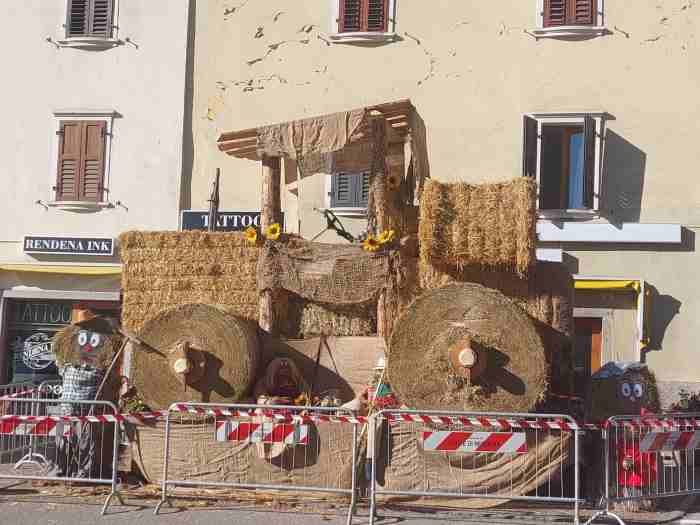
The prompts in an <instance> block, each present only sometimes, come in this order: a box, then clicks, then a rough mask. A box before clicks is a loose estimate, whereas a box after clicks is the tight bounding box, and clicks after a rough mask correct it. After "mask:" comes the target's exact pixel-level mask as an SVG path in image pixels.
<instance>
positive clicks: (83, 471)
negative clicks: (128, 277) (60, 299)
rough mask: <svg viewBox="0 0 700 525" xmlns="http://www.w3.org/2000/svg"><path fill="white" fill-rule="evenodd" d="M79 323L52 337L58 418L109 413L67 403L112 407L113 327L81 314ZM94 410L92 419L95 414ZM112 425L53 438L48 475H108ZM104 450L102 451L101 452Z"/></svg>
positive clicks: (118, 340) (84, 426) (117, 338)
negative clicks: (108, 404) (107, 403)
mask: <svg viewBox="0 0 700 525" xmlns="http://www.w3.org/2000/svg"><path fill="white" fill-rule="evenodd" d="M82 314H83V315H82V318H81V320H80V321H79V322H77V323H75V324H73V325H70V326H67V327H66V328H64V329H63V330H61V331H60V332H58V333H57V334H56V335H55V336H54V352H55V354H56V363H57V365H58V368H59V374H60V375H61V376H62V378H63V385H62V386H63V390H62V394H61V397H60V400H61V401H65V402H62V403H61V404H60V405H59V407H58V408H59V412H60V415H63V416H88V415H102V414H103V413H107V414H109V413H110V411H109V409H106V410H105V409H104V408H103V407H102V406H100V407H97V408H96V407H95V406H90V405H86V404H78V403H70V401H94V400H97V399H99V400H103V401H112V402H114V401H116V399H117V396H118V388H119V385H118V382H119V381H118V379H119V378H118V377H117V375H116V374H112V373H111V371H112V368H113V365H114V360H115V359H114V357H115V354H116V352H117V351H118V350H119V348H120V347H121V346H122V336H121V335H120V334H119V332H118V329H117V322H116V321H115V320H112V319H107V318H100V317H96V316H94V315H92V313H90V312H82ZM95 410H98V413H95ZM113 432H114V425H109V424H107V425H105V424H102V423H89V422H80V423H78V424H74V425H71V427H70V432H69V433H68V434H67V435H60V436H57V438H56V461H55V463H54V465H52V466H51V467H50V471H51V475H52V476H56V477H71V478H103V477H105V476H107V475H108V474H109V472H108V470H109V468H110V465H111V461H110V458H111V450H110V449H111V447H109V444H110V443H111V442H112V439H113ZM103 444H104V445H105V449H106V450H104V451H103V449H102V446H103Z"/></svg>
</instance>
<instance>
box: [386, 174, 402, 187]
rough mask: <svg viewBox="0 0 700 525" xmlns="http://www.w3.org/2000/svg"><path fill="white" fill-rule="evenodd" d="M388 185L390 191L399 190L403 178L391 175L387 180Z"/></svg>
mask: <svg viewBox="0 0 700 525" xmlns="http://www.w3.org/2000/svg"><path fill="white" fill-rule="evenodd" d="M386 185H387V186H388V187H389V189H390V190H398V189H399V186H401V178H400V177H399V176H398V175H395V174H393V175H389V176H388V177H387V178H386Z"/></svg>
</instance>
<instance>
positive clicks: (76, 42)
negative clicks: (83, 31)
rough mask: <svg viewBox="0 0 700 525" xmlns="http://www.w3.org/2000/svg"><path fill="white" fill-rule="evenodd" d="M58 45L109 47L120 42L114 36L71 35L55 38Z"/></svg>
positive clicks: (85, 47) (89, 47) (99, 48)
mask: <svg viewBox="0 0 700 525" xmlns="http://www.w3.org/2000/svg"><path fill="white" fill-rule="evenodd" d="M56 44H58V45H59V46H60V47H73V48H77V49H98V50H101V49H111V48H113V47H117V46H119V45H121V44H122V41H121V40H118V39H116V38H94V37H82V36H81V37H73V38H65V39H63V40H57V41H56Z"/></svg>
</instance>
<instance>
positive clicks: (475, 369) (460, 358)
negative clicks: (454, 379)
mask: <svg viewBox="0 0 700 525" xmlns="http://www.w3.org/2000/svg"><path fill="white" fill-rule="evenodd" d="M447 353H448V355H449V358H450V363H451V364H452V369H453V370H454V372H455V373H456V374H457V375H458V376H460V377H463V378H465V379H468V380H472V379H475V378H476V377H478V376H479V374H481V373H482V372H483V371H484V369H485V368H486V355H484V354H483V352H480V351H479V350H477V349H475V348H474V345H473V344H472V341H471V339H469V338H466V339H462V340H461V341H458V342H457V343H455V344H453V345H452V346H450V347H449V348H448V350H447Z"/></svg>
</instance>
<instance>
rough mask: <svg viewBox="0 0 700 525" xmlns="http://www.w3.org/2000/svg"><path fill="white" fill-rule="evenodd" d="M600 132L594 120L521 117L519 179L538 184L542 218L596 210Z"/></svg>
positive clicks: (598, 118) (598, 121)
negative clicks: (522, 142) (525, 178)
mask: <svg viewBox="0 0 700 525" xmlns="http://www.w3.org/2000/svg"><path fill="white" fill-rule="evenodd" d="M602 126H603V119H602V117H601V116H598V115H587V114H581V115H534V116H525V117H524V124H523V127H524V131H523V134H524V144H523V175H525V176H528V177H532V178H535V179H536V180H537V182H538V208H539V210H540V212H541V213H543V214H545V215H547V214H552V212H553V211H556V212H560V213H559V215H566V214H574V215H575V214H577V213H591V212H595V211H596V210H598V206H599V187H600V178H601V173H600V171H601V170H600V158H601V151H602V146H601V137H602ZM561 212H563V213H561Z"/></svg>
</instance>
